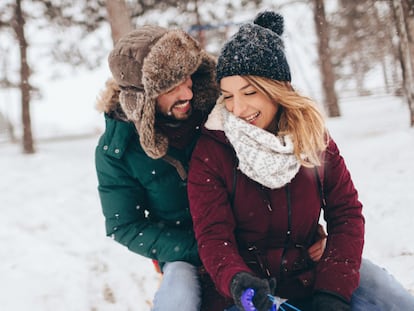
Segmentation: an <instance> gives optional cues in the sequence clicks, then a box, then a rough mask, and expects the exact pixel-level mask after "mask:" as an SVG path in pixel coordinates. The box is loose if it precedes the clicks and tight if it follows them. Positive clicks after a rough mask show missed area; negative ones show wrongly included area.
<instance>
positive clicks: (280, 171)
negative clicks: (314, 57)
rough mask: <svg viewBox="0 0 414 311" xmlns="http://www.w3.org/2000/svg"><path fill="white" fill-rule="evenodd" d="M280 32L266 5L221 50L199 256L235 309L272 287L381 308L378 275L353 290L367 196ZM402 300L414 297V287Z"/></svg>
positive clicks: (204, 168)
mask: <svg viewBox="0 0 414 311" xmlns="http://www.w3.org/2000/svg"><path fill="white" fill-rule="evenodd" d="M282 33H283V18H282V16H280V15H278V14H276V13H274V12H264V13H261V14H259V15H258V17H257V18H256V19H255V22H254V24H246V25H243V26H241V28H240V29H239V31H238V32H237V33H236V34H235V35H234V36H233V37H232V38H231V39H230V40H229V41H228V42H227V43H226V44H225V45H224V47H223V49H222V51H221V54H220V56H219V59H218V64H217V80H218V82H219V83H220V89H221V92H222V95H221V97H220V98H219V100H218V103H217V105H216V106H215V108H214V109H213V111H212V112H211V114H210V116H209V118H208V121H207V123H206V124H205V129H204V132H203V135H202V136H201V138H200V139H199V141H198V143H197V146H196V148H195V150H194V152H193V156H192V161H191V167H190V174H189V183H188V192H189V199H190V209H191V213H192V217H193V222H194V228H195V233H196V238H197V240H198V246H199V253H200V257H201V259H202V261H203V264H204V267H205V269H206V270H207V272H208V274H209V275H210V276H211V278H212V281H213V282H214V284H215V286H216V288H217V290H218V291H219V293H220V294H221V296H222V297H227V299H228V298H232V299H233V301H234V304H235V305H236V307H237V308H238V309H239V310H259V311H267V310H269V309H270V308H271V307H272V302H271V301H270V299H269V295H275V296H278V297H281V298H283V299H288V302H289V304H290V305H292V306H295V307H296V308H299V309H300V310H318V311H331V310H332V311H345V310H351V304H352V310H365V311H366V310H383V309H382V307H383V305H376V303H377V302H379V300H378V301H376V300H375V299H376V298H377V297H376V296H375V295H376V293H375V290H377V289H370V286H371V285H372V284H374V281H373V280H371V279H369V278H367V277H365V276H363V277H362V280H361V286H362V284H363V289H364V290H365V292H364V291H361V290H359V289H358V290H357V291H355V290H356V289H357V288H358V286H359V284H360V266H361V254H362V249H363V244H364V217H363V215H362V204H361V203H360V202H359V200H358V194H357V191H356V189H355V187H354V185H353V182H352V179H351V177H350V173H349V171H348V169H347V168H346V165H345V162H344V160H343V158H342V156H341V155H340V153H339V150H338V148H337V146H336V144H335V142H334V141H333V139H332V138H331V137H330V136H329V134H328V133H327V130H326V128H325V123H324V120H323V117H322V115H321V113H320V112H319V110H318V109H317V107H316V105H315V104H314V103H313V101H312V100H310V99H309V98H306V97H303V96H301V95H300V94H298V92H296V91H295V90H294V89H293V87H292V86H291V84H290V81H291V76H290V69H289V65H288V63H287V61H286V57H285V54H284V46H283V41H282V39H281V37H280V36H281V34H282ZM321 210H323V215H324V219H325V220H326V223H327V230H328V238H327V244H326V249H325V251H324V253H323V256H322V258H321V259H320V260H319V261H318V262H317V263H315V262H314V261H312V260H311V259H310V258H309V253H308V249H309V247H310V245H311V244H312V243H313V242H314V241H315V239H317V237H318V221H319V218H320V213H321ZM364 263H365V261H364ZM364 266H366V268H365V269H361V271H368V270H369V269H368V268H371V267H372V266H374V268H373V269H371V270H369V272H367V275H368V274H369V276H372V275H374V274H377V273H378V272H379V271H381V270H380V269H377V268H376V267H377V266H375V265H372V264H371V263H370V262H368V261H367V262H366V264H363V265H362V268H364ZM378 276H381V277H384V279H383V280H385V279H386V277H387V276H388V274H385V276H384V274H381V273H378ZM368 281H372V283H369V282H368ZM376 281H378V279H377V280H376ZM391 283H392V282H391ZM394 283H395V282H394ZM397 284H398V283H397ZM361 286H360V287H361ZM380 286H385V287H386V286H387V285H386V284H385V285H382V284H380ZM398 286H399V284H398ZM398 286H396V287H395V288H398V290H399V289H400V287H398ZM370 290H371V291H370ZM358 293H359V295H358ZM381 294H383V292H381ZM246 295H247V299H246ZM249 295H251V296H249ZM374 296H375V297H374ZM401 296H404V294H402V295H401ZM407 296H408V298H407ZM384 298H385V297H383V299H384ZM388 298H389V297H388ZM393 298H395V299H394V300H396V299H399V298H400V297H393ZM406 298H407V299H406ZM217 299H218V298H217ZM372 299H374V300H372ZM210 300H213V299H210ZM384 300H385V299H384ZM391 300H393V299H391ZM403 300H404V301H405V302H407V301H408V302H407V304H405V305H404V306H411V307H412V306H413V305H414V302H413V300H412V297H410V295H408V294H406V295H405V298H403ZM372 301H374V302H373V303H372ZM204 303H207V304H208V302H206V301H205V300H204ZM225 303H226V302H224V303H223V304H225ZM231 303H233V302H228V303H227V305H226V306H225V307H229V306H230V304H231ZM381 303H382V301H381ZM410 303H411V304H410ZM390 305H391V304H390ZM286 308H287V307H286ZM205 310H210V311H213V310H214V311H216V310H217V311H218V310H219V308H216V307H214V308H209V307H208V306H205ZM384 310H389V309H384Z"/></svg>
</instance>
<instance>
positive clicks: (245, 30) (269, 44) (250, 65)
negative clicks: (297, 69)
mask: <svg viewBox="0 0 414 311" xmlns="http://www.w3.org/2000/svg"><path fill="white" fill-rule="evenodd" d="M283 30H284V20H283V16H282V15H280V14H278V13H275V12H272V11H265V12H262V13H259V14H258V15H257V16H256V18H255V20H254V22H253V23H248V24H244V25H242V26H241V27H240V29H239V31H238V32H236V33H235V34H234V35H233V36H232V37H231V38H230V39H229V41H227V42H226V43H225V45H224V46H223V48H222V50H221V52H220V56H219V58H218V61H217V81H218V82H220V80H221V79H222V78H224V77H227V76H236V75H239V76H246V75H252V76H260V77H266V78H270V79H273V80H277V81H289V82H290V81H291V76H290V69H289V64H288V62H287V60H286V55H285V52H284V43H283V40H282V37H281V35H282V34H283Z"/></svg>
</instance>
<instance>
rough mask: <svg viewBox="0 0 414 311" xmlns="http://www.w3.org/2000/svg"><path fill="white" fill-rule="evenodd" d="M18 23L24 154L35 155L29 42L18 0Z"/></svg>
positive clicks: (16, 14) (16, 13) (18, 0)
mask: <svg viewBox="0 0 414 311" xmlns="http://www.w3.org/2000/svg"><path fill="white" fill-rule="evenodd" d="M15 16H16V21H15V23H14V27H13V28H14V31H15V33H16V36H17V40H18V41H19V47H20V90H21V100H22V122H23V152H24V153H29V154H31V153H34V152H35V149H34V147H33V137H32V125H31V120H30V83H29V77H30V68H29V65H28V63H27V41H26V37H25V34H24V23H25V22H24V17H23V13H22V7H21V0H16V10H15Z"/></svg>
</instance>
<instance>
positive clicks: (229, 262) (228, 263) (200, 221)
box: [188, 136, 252, 297]
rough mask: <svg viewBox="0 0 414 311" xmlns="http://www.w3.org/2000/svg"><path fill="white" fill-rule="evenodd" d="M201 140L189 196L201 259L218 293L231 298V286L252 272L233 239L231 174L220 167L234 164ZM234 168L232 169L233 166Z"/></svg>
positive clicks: (202, 138) (208, 143) (190, 181)
mask: <svg viewBox="0 0 414 311" xmlns="http://www.w3.org/2000/svg"><path fill="white" fill-rule="evenodd" d="M217 148H218V147H217V144H215V143H214V142H213V141H212V140H211V139H209V138H206V137H205V136H202V137H201V138H200V139H199V141H198V144H197V146H196V147H195V150H194V152H193V154H192V159H191V163H190V172H189V177H188V195H189V200H190V211H191V215H192V218H193V225H194V230H195V234H196V238H197V241H198V247H199V252H200V258H201V260H202V262H203V265H204V267H205V268H206V270H207V272H208V273H209V274H210V276H211V278H212V280H213V282H214V284H215V285H216V287H217V289H218V290H219V291H220V292H221V293H222V294H224V295H226V296H228V297H231V294H230V283H231V280H232V278H233V277H234V275H235V274H236V273H238V272H242V271H245V272H252V271H251V270H250V269H249V268H248V267H247V266H246V264H245V263H244V261H243V259H242V258H241V256H240V255H239V252H238V249H237V242H236V240H235V236H234V229H235V219H234V216H233V212H232V209H231V206H230V202H229V195H228V190H227V188H226V186H225V185H229V184H230V185H231V184H232V180H226V176H229V175H230V176H231V177H227V178H232V173H230V174H226V172H225V171H226V169H225V168H224V167H223V166H222V165H221V164H223V163H227V165H226V166H227V167H229V166H230V165H229V163H231V159H228V158H223V153H222V151H223V150H222V149H220V152H217V151H216V150H217ZM230 167H231V166H230Z"/></svg>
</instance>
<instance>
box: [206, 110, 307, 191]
mask: <svg viewBox="0 0 414 311" xmlns="http://www.w3.org/2000/svg"><path fill="white" fill-rule="evenodd" d="M218 112H220V114H221V116H219V115H218ZM212 114H215V116H216V117H218V118H219V122H220V123H222V125H223V130H224V133H225V134H226V137H227V138H228V139H229V141H230V143H231V144H232V146H233V148H234V150H235V151H236V155H237V158H238V159H239V168H240V170H241V171H242V172H243V173H244V174H246V175H247V176H248V177H250V178H251V179H253V180H254V181H256V182H258V183H260V184H261V185H263V186H266V187H268V188H270V189H276V188H281V187H283V186H284V185H286V184H287V183H289V182H290V181H291V180H292V179H293V178H294V177H295V175H296V174H297V172H298V171H299V168H300V166H301V164H300V162H299V161H298V159H297V158H296V156H295V154H294V153H293V141H292V138H291V137H290V136H282V137H281V136H276V135H274V134H272V133H270V132H268V131H266V130H264V129H261V128H259V127H257V126H254V125H252V124H250V123H248V122H246V121H244V120H242V119H240V118H237V117H235V116H234V115H233V114H232V113H230V112H228V111H227V109H226V108H225V107H224V106H223V105H221V104H217V105H216V106H215V107H214V109H213V111H212ZM210 117H212V116H210ZM216 122H217V120H216ZM207 124H208V123H207ZM207 124H206V125H207Z"/></svg>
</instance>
